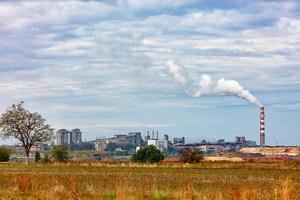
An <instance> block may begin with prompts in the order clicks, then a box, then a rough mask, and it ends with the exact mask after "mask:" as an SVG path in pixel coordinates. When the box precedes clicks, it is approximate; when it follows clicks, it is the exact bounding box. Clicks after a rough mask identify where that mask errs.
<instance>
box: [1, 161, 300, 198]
mask: <svg viewBox="0 0 300 200" xmlns="http://www.w3.org/2000/svg"><path fill="white" fill-rule="evenodd" d="M0 175H1V178H0V199H107V200H108V199H118V200H119V199H120V200H122V199H126V200H127V199H133V200H135V199H136V200H140V199H152V200H154V199H157V200H164V199H174V200H176V199H203V200H205V199H216V200H217V199H220V200H221V199H226V200H227V199H232V200H238V199H244V200H246V199H247V200H248V199H257V200H267V199H268V200H269V199H277V200H298V199H300V182H299V180H300V166H299V164H286V163H279V164H278V163H276V164H272V163H269V164H263V163H202V164H193V165H186V164H180V163H177V164H157V165H138V164H134V163H103V162H94V163H93V162H81V163H80V162H77V163H75V162H72V163H67V164H59V163H56V164H48V165H42V164H33V165H30V166H26V165H23V164H0Z"/></svg>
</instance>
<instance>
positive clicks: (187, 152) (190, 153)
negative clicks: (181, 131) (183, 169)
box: [180, 147, 203, 163]
mask: <svg viewBox="0 0 300 200" xmlns="http://www.w3.org/2000/svg"><path fill="white" fill-rule="evenodd" d="M180 155H181V158H180V160H181V161H182V162H184V163H198V162H200V161H201V160H202V159H203V155H202V152H201V151H200V150H197V149H192V148H188V147H186V148H184V149H182V150H181V153H180Z"/></svg>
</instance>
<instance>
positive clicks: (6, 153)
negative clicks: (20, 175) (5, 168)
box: [0, 146, 11, 162]
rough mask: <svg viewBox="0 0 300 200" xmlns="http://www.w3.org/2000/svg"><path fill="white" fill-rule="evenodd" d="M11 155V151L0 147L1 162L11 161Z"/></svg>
mask: <svg viewBox="0 0 300 200" xmlns="http://www.w3.org/2000/svg"><path fill="white" fill-rule="evenodd" d="M10 154H11V150H10V149H8V148H6V147H3V146H0V162H7V161H9V157H10Z"/></svg>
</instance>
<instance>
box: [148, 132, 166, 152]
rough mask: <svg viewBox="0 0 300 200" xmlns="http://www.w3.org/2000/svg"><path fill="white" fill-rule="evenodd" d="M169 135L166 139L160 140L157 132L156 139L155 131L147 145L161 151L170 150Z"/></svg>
mask: <svg viewBox="0 0 300 200" xmlns="http://www.w3.org/2000/svg"><path fill="white" fill-rule="evenodd" d="M168 139H169V136H168V135H164V139H158V131H157V132H156V137H154V131H152V138H150V139H148V140H147V145H153V146H155V147H156V148H157V149H158V150H160V151H165V150H167V149H168V142H169V141H168Z"/></svg>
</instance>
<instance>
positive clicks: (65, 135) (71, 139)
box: [56, 128, 82, 145]
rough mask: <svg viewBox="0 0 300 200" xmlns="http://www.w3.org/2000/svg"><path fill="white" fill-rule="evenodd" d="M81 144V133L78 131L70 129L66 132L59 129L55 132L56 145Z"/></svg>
mask: <svg viewBox="0 0 300 200" xmlns="http://www.w3.org/2000/svg"><path fill="white" fill-rule="evenodd" d="M81 142H82V132H81V131H80V129H78V128H76V129H72V130H71V131H68V130H67V129H59V130H57V132H56V144H57V145H66V144H80V143H81Z"/></svg>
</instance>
